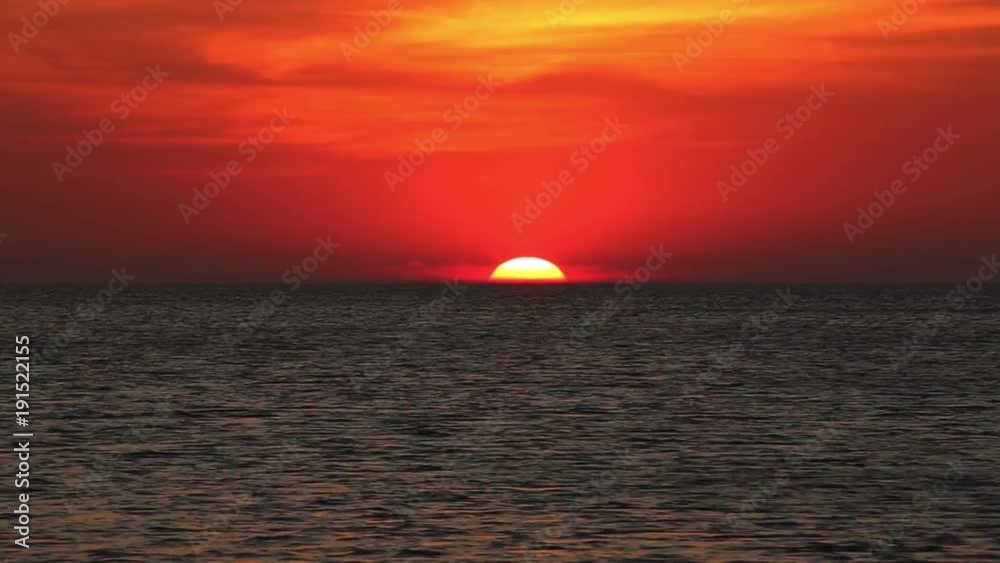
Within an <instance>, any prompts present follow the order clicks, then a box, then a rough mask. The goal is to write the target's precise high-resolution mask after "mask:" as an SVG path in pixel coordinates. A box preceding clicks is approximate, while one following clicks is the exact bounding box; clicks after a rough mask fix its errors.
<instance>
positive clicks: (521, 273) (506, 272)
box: [490, 257, 566, 282]
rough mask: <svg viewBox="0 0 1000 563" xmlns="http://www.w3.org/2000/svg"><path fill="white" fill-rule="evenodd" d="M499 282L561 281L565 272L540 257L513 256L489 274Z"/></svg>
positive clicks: (564, 279) (493, 279)
mask: <svg viewBox="0 0 1000 563" xmlns="http://www.w3.org/2000/svg"><path fill="white" fill-rule="evenodd" d="M490 281H499V282H562V281H566V276H565V274H563V273H562V270H560V269H559V267H558V266H556V265H555V264H553V263H552V262H549V261H548V260H543V259H541V258H529V257H521V258H513V259H511V260H508V261H506V262H504V263H503V264H500V265H499V266H497V267H496V269H495V270H493V274H491V275H490Z"/></svg>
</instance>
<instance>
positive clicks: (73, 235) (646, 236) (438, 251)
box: [0, 0, 1000, 281]
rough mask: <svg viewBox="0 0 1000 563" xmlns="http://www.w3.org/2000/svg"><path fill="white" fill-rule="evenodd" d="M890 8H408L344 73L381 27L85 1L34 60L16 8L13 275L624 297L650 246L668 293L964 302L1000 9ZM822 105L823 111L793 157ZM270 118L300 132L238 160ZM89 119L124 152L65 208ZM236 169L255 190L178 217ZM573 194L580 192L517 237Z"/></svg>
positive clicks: (882, 4) (991, 215) (6, 58)
mask: <svg viewBox="0 0 1000 563" xmlns="http://www.w3.org/2000/svg"><path fill="white" fill-rule="evenodd" d="M53 1H54V0H53ZM220 1H221V0H220ZM893 4H894V2H890V1H884V0H874V1H868V2H844V1H826V0H820V1H802V0H797V1H793V0H725V1H714V0H713V1H700V2H694V1H683V0H682V1H674V2H664V1H653V0H615V1H613V2H612V1H608V0H585V1H583V2H581V3H580V4H579V5H578V6H576V7H575V10H573V11H572V12H570V11H569V10H567V9H566V8H565V6H571V5H573V4H572V3H571V0H564V2H563V5H564V7H563V14H564V15H562V16H560V17H558V18H556V17H554V16H553V14H555V13H558V12H559V10H560V2H559V1H556V0H553V1H549V2H546V1H544V0H534V1H527V0H494V1H478V2H477V1H465V2H459V1H453V0H449V1H441V0H430V1H424V2H419V3H412V4H411V3H409V2H406V1H405V0H402V1H400V2H399V6H400V9H399V11H398V13H397V14H395V15H393V16H392V18H391V21H388V22H387V23H385V24H384V25H382V24H378V26H377V27H378V29H379V32H378V34H377V35H375V36H374V37H371V38H370V42H369V44H367V45H366V46H364V47H363V48H358V49H357V51H355V52H352V54H351V57H350V59H351V60H350V61H348V60H347V57H345V54H344V52H345V47H344V45H345V44H351V43H352V42H354V41H355V31H354V30H355V27H356V26H359V27H362V28H363V27H364V26H365V25H369V26H374V25H375V24H374V23H372V22H373V16H372V14H371V11H372V10H376V11H377V10H385V9H386V8H387V7H388V6H389V5H390V2H388V1H383V0H377V1H367V0H365V1H359V0H338V1H336V2H334V1H317V0H298V1H295V2H275V1H272V0H244V1H243V2H242V4H240V5H239V6H236V7H235V8H234V9H232V10H229V11H226V12H225V13H224V14H223V16H224V19H223V20H222V21H220V18H219V17H218V15H217V9H216V7H214V6H213V3H212V2H211V1H209V0H198V1H184V2H178V1H176V0H129V1H125V0H86V1H85V0H73V1H70V2H69V3H68V4H66V5H65V6H61V7H60V8H59V12H58V13H57V14H56V15H55V16H53V17H51V18H46V19H49V20H50V21H47V22H46V24H45V25H44V26H43V27H41V29H39V30H38V33H37V35H34V36H33V37H32V38H30V39H28V40H27V41H26V42H18V41H17V40H12V39H11V35H10V34H7V33H8V32H13V33H16V34H20V33H21V32H22V27H23V26H24V24H23V22H22V21H21V18H22V17H25V16H27V17H29V18H30V17H31V15H32V14H33V13H35V12H37V11H38V10H39V8H38V4H37V3H36V2H30V1H27V2H26V1H21V0H16V1H11V0H8V1H7V2H6V3H5V10H4V16H3V18H2V19H0V29H2V30H3V31H4V33H5V34H7V44H6V45H5V46H4V49H5V51H4V53H3V55H0V69H2V72H3V81H2V84H0V99H2V102H3V104H2V105H3V108H4V123H5V131H6V132H7V134H6V135H4V136H3V138H2V141H0V143H2V144H3V147H2V149H3V150H2V153H3V156H0V159H2V161H3V164H4V167H3V169H4V172H5V174H4V179H3V184H2V187H0V233H6V234H8V238H7V239H5V240H4V241H3V242H2V243H0V244H2V246H0V260H2V261H3V264H4V268H3V272H2V273H0V279H6V280H19V279H25V280H29V279H30V280H35V279H37V280H59V279H73V280H75V279H101V278H104V277H106V274H107V272H108V271H109V270H110V269H112V268H114V267H120V266H122V265H129V266H132V268H133V269H134V270H135V271H136V272H141V274H143V275H144V276H145V279H147V280H162V281H173V280H231V281H236V280H255V281H256V280H259V281H268V280H271V279H276V278H277V277H278V276H280V274H281V272H282V271H283V270H284V269H285V268H287V267H288V265H289V264H291V263H293V262H295V261H297V260H299V259H301V257H303V256H306V255H308V253H309V252H310V251H311V249H312V246H313V241H314V240H315V238H316V237H317V236H326V235H331V236H332V237H333V239H334V240H338V241H340V242H341V243H342V247H341V248H340V252H339V254H338V255H337V256H336V257H335V260H331V261H330V263H329V264H328V265H325V266H324V268H325V270H323V271H322V272H321V273H320V275H319V277H321V278H323V279H354V278H386V279H425V280H429V281H435V280H440V279H441V278H442V277H444V276H451V275H460V276H472V277H478V276H480V275H482V274H481V273H482V272H484V271H485V272H488V270H489V269H490V268H491V267H492V266H494V265H496V264H497V263H499V262H502V261H503V260H506V259H507V258H511V257H513V256H519V255H538V256H542V257H545V258H548V259H550V260H552V261H553V262H556V263H558V264H559V265H560V266H563V267H564V269H565V270H566V271H567V273H571V272H573V271H577V272H589V274H588V279H589V278H595V279H598V278H599V279H613V278H615V277H616V276H618V275H619V274H620V273H621V272H625V271H630V270H632V269H633V268H635V267H636V266H638V265H641V264H642V261H643V259H644V258H645V257H646V255H647V254H648V252H649V251H648V249H649V247H650V246H659V245H664V247H665V248H666V249H667V250H668V251H670V252H672V253H673V258H672V259H671V262H670V268H665V269H664V270H663V271H662V275H663V276H664V277H665V279H679V280H720V281H743V280H777V279H789V280H813V281H821V280H873V279H875V280H878V279H886V280H891V279H942V280H950V279H953V278H958V277H966V269H968V268H971V267H972V266H974V265H975V264H976V263H977V262H978V259H979V257H980V256H981V255H983V254H987V255H989V254H993V253H996V252H997V251H1000V229H998V228H997V227H996V225H997V224H998V220H997V208H998V203H1000V197H998V196H997V195H996V193H997V188H998V187H1000V185H998V184H1000V182H998V181H997V179H996V178H997V175H996V172H995V171H994V169H993V166H992V164H993V162H995V153H996V149H997V146H998V141H997V133H998V132H1000V112H998V110H997V100H998V99H1000V95H998V94H1000V72H998V71H1000V64H998V60H1000V59H998V57H1000V3H997V2H996V1H987V0H980V1H964V0H927V2H926V3H925V4H923V5H919V9H918V10H917V11H916V12H915V13H913V14H912V15H910V16H908V17H907V18H906V21H905V22H903V23H902V24H901V25H899V26H898V30H895V31H892V32H891V33H890V34H889V38H888V40H886V39H885V38H884V37H883V34H882V32H881V31H880V29H879V25H878V22H879V21H880V20H884V21H891V20H890V18H891V16H892V14H893ZM895 4H898V5H899V6H902V5H903V3H901V2H895ZM725 10H730V11H731V14H730V15H729V16H727V19H729V20H730V21H729V22H728V23H725V24H723V26H722V28H721V33H720V34H719V35H718V37H713V38H712V39H711V42H710V44H708V45H707V46H706V47H704V48H703V49H702V50H703V52H702V53H701V54H700V55H699V56H697V57H695V58H693V59H692V60H691V61H690V62H689V63H687V64H685V65H684V68H683V72H680V71H679V70H678V67H677V64H676V60H677V56H675V53H684V52H685V49H686V47H687V45H688V39H689V38H691V37H696V36H697V34H698V33H699V32H702V31H703V30H705V29H706V28H705V27H704V25H703V22H704V21H706V20H714V19H717V18H720V17H722V16H721V15H722V14H723V12H724V11H725ZM547 12H549V14H548V15H547ZM898 21H899V20H897V22H898ZM370 28H371V27H370ZM11 41H14V42H15V43H17V49H18V53H16V54H15V53H14V48H13V47H12V46H11ZM150 65H152V66H153V67H156V66H157V65H159V67H160V68H161V69H162V71H164V72H166V73H168V74H169V75H168V76H167V77H166V78H165V79H164V80H163V82H162V84H160V85H159V86H157V87H156V88H155V89H153V90H151V91H149V92H148V97H147V98H146V99H145V100H144V101H142V102H140V103H138V104H136V107H134V108H132V109H131V110H130V112H129V114H128V117H127V118H124V119H121V115H120V114H119V113H116V111H115V110H113V109H112V108H113V105H112V101H113V100H114V99H115V98H117V97H119V96H121V95H122V94H124V93H127V92H129V91H130V90H131V89H132V88H133V87H135V86H136V85H138V84H141V83H142V79H143V77H144V75H145V74H146V73H147V71H146V67H147V66H150ZM486 77H492V81H493V83H494V84H496V86H495V88H494V90H495V91H492V92H490V93H489V95H488V96H487V97H485V98H484V99H480V100H477V105H478V107H477V108H476V109H475V110H474V111H472V112H469V113H468V116H467V117H463V118H462V119H461V120H460V121H459V120H457V119H456V118H455V116H456V115H458V114H457V113H454V112H455V110H454V106H455V104H461V103H463V101H464V100H466V98H467V97H469V96H472V95H474V94H475V92H476V91H477V87H479V85H480V82H479V81H480V78H484V79H485V78H486ZM820 85H825V87H826V88H827V89H829V90H830V91H832V92H834V95H833V97H832V98H831V99H830V100H829V102H828V103H826V104H825V105H824V106H823V107H822V108H821V109H818V110H816V111H815V114H814V115H813V116H812V118H811V119H810V120H809V121H808V122H807V123H805V124H803V126H802V128H801V129H798V130H797V131H796V132H795V134H794V136H793V137H791V138H790V139H787V140H785V139H781V137H780V135H778V134H776V132H775V124H776V122H777V121H778V120H779V119H781V118H782V116H784V115H785V114H786V113H787V112H794V111H795V110H796V108H798V107H799V106H800V105H801V104H804V103H806V101H807V98H808V97H809V96H810V89H811V88H812V87H813V86H820ZM479 91H480V92H481V93H482V92H484V90H483V89H480V90H479ZM274 108H279V109H280V108H287V111H288V112H289V113H291V114H294V115H295V116H296V117H295V118H294V120H293V121H292V122H291V123H289V124H288V125H287V127H285V128H284V129H282V130H281V131H278V132H276V133H275V134H274V141H273V142H272V143H270V144H267V145H266V148H265V149H263V150H259V151H258V154H257V155H256V157H255V158H254V160H253V161H247V160H246V158H245V157H246V153H241V152H240V151H239V147H240V144H241V143H242V142H243V141H245V140H246V138H247V136H248V135H253V134H256V133H257V132H258V131H259V130H260V129H261V128H262V127H265V126H267V125H268V123H269V122H270V121H271V117H272V116H273V113H272V110H273V109H274ZM450 108H451V110H452V112H453V113H451V114H450V117H449V114H448V113H447V112H448V111H449V109H450ZM615 118H618V119H619V120H620V122H622V123H625V124H627V125H628V128H627V129H625V130H624V131H623V132H622V133H621V134H620V136H619V138H616V139H615V140H614V141H612V142H610V143H608V144H607V151H606V152H604V153H603V154H601V155H600V156H598V157H597V158H596V159H594V160H593V161H592V162H590V163H589V164H588V166H587V168H586V170H582V171H581V170H580V169H579V168H578V166H577V164H576V163H574V162H573V161H572V160H571V159H572V158H573V155H574V153H575V151H577V150H578V149H579V147H580V145H581V144H585V143H590V142H591V140H592V139H594V138H595V137H598V136H600V135H601V134H602V131H603V130H604V128H605V127H606V123H607V122H606V120H607V119H615ZM103 119H110V120H111V123H113V124H114V125H115V129H114V131H113V132H111V133H109V134H107V136H106V139H105V140H104V141H103V142H102V144H101V145H100V146H98V147H97V148H96V149H95V150H94V153H93V154H92V155H89V156H87V157H85V158H84V159H83V162H82V163H81V164H80V165H79V166H78V167H76V168H75V169H73V170H72V172H69V173H66V174H63V181H62V182H60V181H59V180H58V179H57V174H56V173H55V172H54V171H53V165H52V163H53V161H57V160H58V161H62V160H63V159H64V158H65V152H66V149H65V146H66V145H67V144H76V143H78V142H80V141H81V140H82V139H83V136H82V134H81V130H83V129H88V130H91V129H94V128H97V127H99V123H100V122H101V121H102V120H103ZM459 122H460V126H459V127H454V125H455V124H456V123H459ZM948 126H951V127H953V128H954V131H956V132H958V133H960V134H961V139H960V140H959V141H958V143H957V144H956V145H955V146H954V147H953V148H952V149H951V150H949V151H948V152H947V153H945V154H942V155H941V158H940V160H939V161H938V162H937V163H935V164H934V165H933V166H932V167H931V168H930V169H929V170H927V171H926V173H925V174H924V175H923V177H921V178H920V179H919V181H916V182H912V183H911V184H912V185H910V186H909V189H908V191H907V192H906V193H905V194H904V195H902V196H900V197H899V199H898V201H896V202H895V204H894V205H893V206H892V207H891V208H890V209H889V210H887V211H886V213H885V216H884V217H882V218H880V219H878V220H877V222H876V224H875V225H874V226H873V227H872V228H871V229H870V230H868V231H867V232H865V234H864V235H863V236H861V237H859V238H858V239H857V240H856V241H855V243H854V244H851V243H850V242H849V241H848V238H847V237H846V236H845V232H844V228H843V225H844V223H845V222H852V221H856V219H857V215H858V212H857V207H858V206H866V205H868V204H869V203H870V202H871V201H873V200H874V199H873V191H876V190H886V189H888V186H889V185H890V184H891V182H892V181H893V180H895V179H897V178H905V174H903V173H902V172H901V166H902V164H903V163H904V162H905V161H906V160H907V159H908V158H910V157H911V156H912V155H914V154H919V153H920V152H921V151H923V150H924V149H925V148H927V147H929V146H931V145H932V143H933V142H934V140H935V137H936V135H937V133H936V131H937V129H938V128H939V127H948ZM436 129H441V130H442V131H443V132H445V133H446V135H447V139H446V140H445V141H443V142H439V143H435V144H434V147H435V151H434V154H432V155H430V156H429V157H427V158H426V162H424V163H422V164H420V165H419V166H416V167H415V171H414V172H413V174H412V176H410V177H409V178H407V179H406V180H405V182H403V183H401V184H398V185H395V186H394V187H395V189H394V190H392V189H390V188H389V186H388V185H387V180H386V172H387V171H389V172H398V166H399V157H400V155H404V156H405V155H407V154H409V153H410V152H411V151H413V150H414V149H415V145H414V141H415V140H417V139H420V140H422V141H424V140H426V139H428V138H432V136H433V134H434V131H435V130H436ZM769 137H777V138H778V139H780V140H781V147H780V150H779V151H778V152H776V153H775V154H772V155H771V156H770V160H769V162H768V163H767V164H766V165H764V166H762V167H761V169H760V171H759V172H758V173H756V174H755V175H754V176H753V177H752V178H750V179H749V180H748V182H747V184H746V186H745V187H743V188H741V189H740V190H739V191H738V192H736V193H733V194H730V195H729V197H728V198H727V199H726V200H725V201H724V200H723V199H722V198H721V197H720V194H719V190H718V189H717V182H718V181H720V180H725V179H726V178H728V177H729V174H730V172H729V170H730V166H732V165H739V164H740V163H741V162H743V161H744V160H745V159H746V158H747V155H746V151H747V149H754V148H757V147H759V146H761V144H762V143H763V142H764V141H765V139H767V138H769ZM230 160H237V161H238V163H239V164H240V165H241V170H242V171H241V173H240V174H239V175H238V176H237V177H235V178H233V179H232V182H231V185H230V186H229V187H227V188H226V189H225V190H224V191H222V193H221V194H220V195H219V196H218V197H216V198H214V199H213V200H212V201H211V203H210V205H209V206H208V207H206V208H205V209H204V210H202V211H200V212H199V213H198V214H197V215H196V216H189V217H188V219H189V221H187V220H185V219H184V217H183V215H184V214H183V211H180V210H179V207H178V206H179V205H182V204H191V203H192V198H193V194H192V190H194V189H195V188H200V187H202V186H204V185H205V184H206V183H207V182H208V181H209V180H210V178H209V173H210V172H218V171H221V170H224V169H225V167H226V164H227V162H229V161H230ZM563 170H569V171H570V172H571V174H572V176H573V179H574V181H573V183H572V184H571V185H567V186H566V187H565V189H564V190H563V192H562V193H561V195H560V196H559V197H557V198H556V199H555V200H554V201H553V202H552V204H551V206H549V207H548V208H546V209H544V210H543V211H542V212H541V214H540V216H539V217H538V218H537V219H534V220H532V221H531V223H530V224H529V225H527V226H524V228H522V229H521V232H518V229H517V228H516V221H515V220H514V219H512V214H515V213H517V214H522V215H523V214H524V213H525V206H526V204H525V198H535V197H536V196H537V194H539V193H540V191H541V190H542V182H543V181H552V180H555V179H556V178H558V176H559V174H560V172H561V171H563ZM42 257H44V258H42Z"/></svg>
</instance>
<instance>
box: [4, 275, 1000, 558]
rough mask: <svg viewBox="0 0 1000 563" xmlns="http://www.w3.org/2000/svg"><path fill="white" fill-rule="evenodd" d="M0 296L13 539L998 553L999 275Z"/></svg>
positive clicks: (166, 547) (559, 550) (606, 552)
mask: <svg viewBox="0 0 1000 563" xmlns="http://www.w3.org/2000/svg"><path fill="white" fill-rule="evenodd" d="M0 322H2V326H3V331H2V333H3V334H2V336H3V338H4V339H5V340H6V341H7V344H6V345H4V346H3V347H2V349H3V356H4V364H5V365H7V366H8V369H9V371H8V374H9V375H8V377H9V378H10V379H9V380H8V381H9V383H8V385H11V384H14V383H15V382H17V383H20V382H21V380H15V371H16V368H15V366H16V364H17V363H19V360H17V359H16V358H18V357H20V358H21V360H20V363H28V364H29V365H30V382H29V383H30V391H28V392H27V394H28V397H27V398H22V399H23V400H25V402H26V403H27V404H23V403H22V404H21V405H20V407H23V409H22V408H19V407H18V406H17V405H16V402H15V397H12V396H8V398H7V400H6V401H4V403H5V404H6V407H5V411H4V412H5V414H4V416H5V418H6V420H7V421H8V422H7V427H8V428H9V429H10V431H11V433H12V434H14V433H30V434H31V436H30V437H28V438H18V437H13V436H12V437H11V438H9V440H10V441H9V444H10V445H9V447H8V448H7V451H8V454H7V456H5V459H6V462H5V464H4V466H5V467H6V469H5V472H6V474H7V477H6V478H5V479H4V481H5V483H6V485H5V486H4V488H3V490H4V497H3V502H2V505H3V507H4V513H5V516H4V517H3V518H4V520H5V522H4V526H3V529H4V530H6V531H5V533H4V536H5V538H6V539H5V543H6V544H7V545H6V546H5V547H4V553H3V554H0V557H7V558H9V560H11V561H52V562H71V561H121V562H146V561H240V562H271V561H331V562H359V563H360V562H371V563H388V562H411V561H412V562H438V561H441V562H444V561H456V562H490V563H492V562H508V561H509V562H539V563H541V562H554V563H555V562H570V561H572V562H616V563H618V562H622V563H624V562H661V561H662V562H677V563H681V562H747V563H750V562H753V563H756V562H761V563H763V562H782V561H789V562H821V561H822V562H826V561H883V562H898V561H926V562H946V561H947V562H982V561H1000V486H998V485H1000V470H998V469H1000V468H998V465H1000V423H998V413H1000V390H998V382H1000V380H998V372H1000V370H998V364H1000V346H998V343H1000V289H998V288H997V286H991V285H987V286H985V287H981V288H980V289H978V290H976V291H969V290H968V288H964V289H963V291H961V292H959V293H956V288H955V286H948V285H832V286H823V285H794V284H791V285H789V284H777V285H685V284H648V285H642V286H640V285H637V284H636V285H634V286H623V285H621V284H619V285H618V286H617V287H616V286H613V285H572V284H571V285H537V286H532V285H521V286H518V285H511V286H507V285H475V284H455V283H449V284H429V285H350V284H331V285H303V286H301V287H300V288H296V289H295V290H294V291H291V290H289V289H288V288H287V287H283V288H279V289H277V290H276V289H275V287H274V286H268V285H128V286H127V287H124V288H123V287H121V285H118V286H113V287H111V286H108V287H106V286H85V285H76V286H70V285H35V286H19V285H4V286H0ZM23 337H27V341H28V344H27V345H26V347H27V348H28V350H27V351H25V350H23V349H22V350H20V351H18V348H20V346H18V345H17V344H16V342H17V341H16V339H18V338H23ZM25 352H27V353H25ZM25 356H27V359H25ZM17 369H20V368H17ZM24 382H28V381H27V380H24ZM8 389H10V387H8ZM15 411H17V412H20V413H22V414H23V416H22V414H16V413H15ZM18 418H21V419H23V420H24V422H25V424H24V425H21V424H20V421H18V420H17V419H18ZM23 441H28V442H30V445H29V446H28V448H29V449H30V461H28V462H27V463H28V464H29V465H30V470H29V473H30V476H26V477H25V478H26V479H27V480H29V481H30V485H28V486H27V487H24V488H19V487H15V483H16V482H17V479H16V477H15V473H17V472H18V466H17V464H18V463H19V462H18V460H17V459H16V457H15V455H16V454H15V453H14V451H15V449H16V448H18V447H19V446H18V444H19V443H20V442H23ZM22 493H29V494H30V501H29V502H28V503H27V504H28V505H29V506H30V514H29V515H28V517H29V519H30V524H29V525H28V527H29V528H30V531H29V533H28V536H29V540H28V541H29V542H30V549H23V548H22V547H20V546H18V545H15V543H14V541H15V540H16V539H18V538H20V537H21V535H20V532H19V531H18V530H17V529H16V527H17V526H18V518H19V515H18V514H16V513H15V510H16V509H17V508H18V507H19V506H20V504H22V503H21V502H19V498H18V495H19V494H22Z"/></svg>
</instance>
